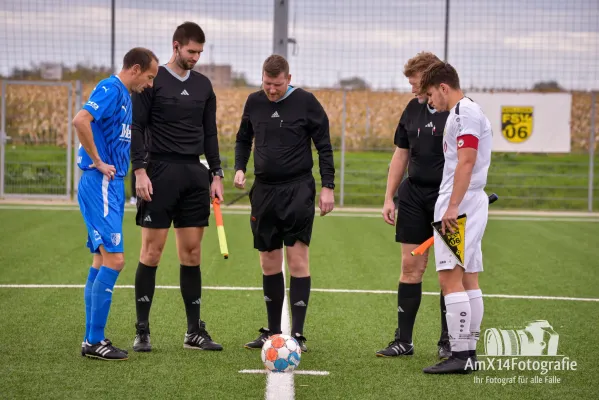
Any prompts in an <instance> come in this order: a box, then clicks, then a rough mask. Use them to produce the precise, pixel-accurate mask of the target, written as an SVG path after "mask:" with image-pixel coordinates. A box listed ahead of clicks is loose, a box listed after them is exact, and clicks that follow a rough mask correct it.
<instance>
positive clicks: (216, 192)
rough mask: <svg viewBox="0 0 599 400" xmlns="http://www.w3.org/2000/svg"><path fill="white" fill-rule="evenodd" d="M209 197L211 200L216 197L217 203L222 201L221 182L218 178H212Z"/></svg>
mask: <svg viewBox="0 0 599 400" xmlns="http://www.w3.org/2000/svg"><path fill="white" fill-rule="evenodd" d="M210 197H212V198H213V199H214V198H216V197H218V200H219V201H221V202H222V201H223V181H222V178H221V177H220V176H215V177H213V178H212V184H211V185H210Z"/></svg>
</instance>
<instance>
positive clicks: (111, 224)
mask: <svg viewBox="0 0 599 400" xmlns="http://www.w3.org/2000/svg"><path fill="white" fill-rule="evenodd" d="M77 197H78V200H79V209H80V210H81V215H82V216H83V221H84V222H85V226H86V227H87V247H88V248H89V250H90V251H91V252H92V253H99V252H100V250H99V249H98V248H99V247H100V245H103V246H104V249H105V250H106V251H107V252H109V253H124V247H123V216H124V214H125V184H124V180H123V179H121V178H115V179H113V180H109V179H108V178H107V177H105V176H104V175H102V174H101V173H100V172H99V171H97V170H91V171H84V172H83V174H82V175H81V180H80V181H79V189H78V194H77Z"/></svg>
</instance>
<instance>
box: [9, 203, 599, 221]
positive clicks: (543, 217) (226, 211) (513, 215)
mask: <svg viewBox="0 0 599 400" xmlns="http://www.w3.org/2000/svg"><path fill="white" fill-rule="evenodd" d="M0 210H33V211H78V210H79V208H78V206H77V205H74V204H66V203H65V204H64V205H59V204H56V205H43V204H42V205H35V204H8V203H3V202H2V201H1V200H0ZM136 211H137V210H136V209H135V208H134V207H131V206H127V207H125V212H126V213H131V212H136ZM317 211H318V210H317ZM367 211H368V212H367ZM318 212H319V211H318ZM222 213H223V215H249V214H250V210H249V208H238V207H235V208H228V207H224V208H223V211H222ZM327 217H329V218H330V217H339V218H352V217H353V218H380V219H381V220H382V216H381V214H380V212H379V211H378V210H376V209H368V210H363V211H350V210H348V209H344V208H341V209H335V210H334V211H333V212H332V213H330V214H328V215H327ZM489 221H541V222H542V221H547V222H587V223H599V213H568V212H535V211H531V212H526V211H520V212H501V211H495V212H492V211H491V210H489Z"/></svg>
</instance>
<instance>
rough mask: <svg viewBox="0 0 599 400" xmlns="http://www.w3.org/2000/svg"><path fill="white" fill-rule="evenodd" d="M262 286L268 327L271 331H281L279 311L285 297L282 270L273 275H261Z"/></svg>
mask: <svg viewBox="0 0 599 400" xmlns="http://www.w3.org/2000/svg"><path fill="white" fill-rule="evenodd" d="M262 288H263V290H264V301H265V302H266V314H267V316H268V329H269V330H270V331H271V332H273V333H280V332H281V313H282V312H283V299H284V297H285V279H284V278H283V272H279V273H278V274H274V275H262Z"/></svg>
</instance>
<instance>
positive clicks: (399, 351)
mask: <svg viewBox="0 0 599 400" xmlns="http://www.w3.org/2000/svg"><path fill="white" fill-rule="evenodd" d="M398 335H399V329H396V330H395V339H394V340H393V341H392V342H389V344H388V345H387V347H385V348H384V349H381V350H379V351H377V352H376V356H377V357H398V356H411V355H413V354H414V344H413V343H405V342H402V341H400V340H399V336H398Z"/></svg>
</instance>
